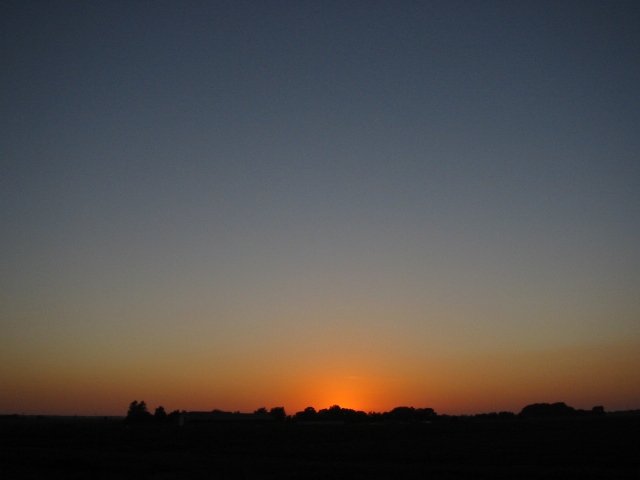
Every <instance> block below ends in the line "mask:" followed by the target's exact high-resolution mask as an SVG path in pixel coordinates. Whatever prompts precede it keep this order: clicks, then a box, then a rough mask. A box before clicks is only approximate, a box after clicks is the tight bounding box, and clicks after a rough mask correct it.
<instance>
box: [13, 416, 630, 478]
mask: <svg viewBox="0 0 640 480" xmlns="http://www.w3.org/2000/svg"><path fill="white" fill-rule="evenodd" d="M0 447H1V448H0V477H1V478H3V479H13V478H16V479H18V478H20V479H24V478H38V479H46V478H64V479H74V478H76V479H79V478H93V479H111V478H137V479H179V478H213V479H216V478H219V479H227V478H229V479H233V478H237V479H242V478H247V479H253V478H256V479H263V478H264V479H281V478H284V479H293V478H299V479H303V478H304V479H324V478H336V479H339V478H345V479H346V478H362V479H365V478H367V479H369V478H415V479H418V478H420V479H422V478H426V479H432V478H433V479H458V478H587V479H589V478H628V479H632V478H633V479H637V478H640V453H639V452H640V418H639V417H615V418H613V417H594V418H591V417H589V418H566V419H548V420H522V419H512V420H506V421H501V420H490V421H489V420H486V421H478V420H465V419H460V420H457V421H449V422H443V423H438V422H434V423H432V424H406V425H370V424H360V425H297V424H293V423H283V424H278V423H271V424H237V425H235V424H214V425H199V426H186V427H178V426H173V425H146V426H135V425H132V426H128V425H125V424H123V423H122V422H117V421H114V420H108V419H105V420H103V421H99V420H92V421H88V420H77V421H72V420H66V421H62V420H55V419H46V418H45V419H37V418H25V417H4V418H2V419H0Z"/></svg>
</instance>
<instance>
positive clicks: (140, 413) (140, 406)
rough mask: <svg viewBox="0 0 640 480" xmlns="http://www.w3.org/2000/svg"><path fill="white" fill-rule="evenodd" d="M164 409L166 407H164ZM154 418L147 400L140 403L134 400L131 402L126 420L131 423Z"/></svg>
mask: <svg viewBox="0 0 640 480" xmlns="http://www.w3.org/2000/svg"><path fill="white" fill-rule="evenodd" d="M163 411H164V409H163ZM151 419H152V416H151V413H149V410H148V409H147V404H146V403H145V401H144V400H143V401H141V402H140V403H138V401H137V400H134V401H133V402H131V403H130V404H129V411H128V412H127V418H126V421H127V422H129V423H146V422H149V421H150V420H151Z"/></svg>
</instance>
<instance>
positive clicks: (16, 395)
mask: <svg viewBox="0 0 640 480" xmlns="http://www.w3.org/2000/svg"><path fill="white" fill-rule="evenodd" d="M432 365H436V364H435V363H428V364H427V363H423V364H422V365H420V364H411V365H406V366H403V365H402V364H398V365H395V366H394V369H387V370H386V371H376V370H375V369H373V368H372V369H371V370H365V369H364V368H361V366H360V368H357V366H354V367H353V368H352V369H348V368H346V367H341V366H340V365H339V364H338V363H337V362H329V363H328V364H325V365H324V366H323V367H315V368H312V366H305V367H304V369H306V370H308V372H307V374H305V375H301V374H300V371H299V370H297V369H289V370H287V369H286V368H285V366H284V365H278V368H274V369H271V370H270V369H268V368H264V369H263V370H262V373H261V374H260V375H257V374H256V373H255V372H257V371H260V370H259V368H258V367H257V366H254V365H251V364H248V365H245V366H244V367H242V368H238V369H237V370H235V371H230V370H227V371H224V370H215V369H211V368H210V367H208V366H203V367H201V368H199V369H192V370H188V369H187V368H186V366H185V365H177V366H176V367H174V368H173V369H169V368H166V369H160V372H161V373H158V372H156V373H155V374H146V372H140V371H126V370H125V371H122V372H121V371H119V370H113V369H109V368H107V367H104V366H100V367H98V366H96V365H93V366H92V365H85V366H84V367H82V368H76V369H70V368H67V367H66V366H65V365H62V364H56V363H55V362H51V363H50V364H49V365H47V366H46V367H45V366H43V365H36V364H35V363H34V364H33V365H32V366H31V367H29V368H28V369H26V368H25V369H23V370H22V371H20V372H19V373H18V372H17V371H15V370H14V371H13V372H11V371H9V368H8V367H7V366H6V365H5V366H4V367H0V373H1V374H2V375H0V387H1V391H2V392H5V393H3V396H2V398H0V402H1V403H0V413H3V414H11V413H27V414H65V415H73V414H78V415H93V414H98V415H124V414H125V413H126V409H127V407H128V404H129V403H130V402H131V401H132V400H138V401H141V400H145V401H146V402H147V405H148V406H149V408H150V409H154V408H155V407H157V406H158V405H162V406H164V407H165V409H166V410H168V411H172V410H175V409H178V410H205V411H209V410H213V409H221V410H228V411H244V412H251V411H254V410H255V409H257V408H260V407H266V408H272V407H275V406H284V407H285V409H286V411H287V413H288V414H289V415H293V414H295V413H296V412H298V411H302V410H304V409H305V408H306V407H309V406H311V407H313V408H315V409H316V410H321V409H323V408H329V407H331V406H332V405H339V406H340V407H342V408H350V409H353V410H361V411H365V412H370V411H377V412H383V411H389V410H391V409H393V408H394V407H397V406H413V407H415V408H426V407H429V408H433V409H434V410H435V411H436V412H437V413H439V414H453V415H455V414H473V413H483V412H489V411H502V410H506V411H514V412H517V411H519V410H520V409H522V408H523V407H524V406H525V405H527V404H531V403H538V402H548V403H552V402H558V401H563V402H565V403H567V404H568V405H571V406H573V407H574V408H585V409H588V408H591V407H592V406H594V405H604V406H605V408H606V409H607V410H626V409H634V408H638V405H639V403H638V402H639V401H640V385H639V382H638V380H637V379H638V378H640V348H638V345H636V344H617V345H609V346H600V347H589V348H565V349H557V350H551V351H539V352H530V353H525V354H491V355H489V354H485V355H474V356H468V357H459V358H441V359H440V363H439V364H437V365H440V367H439V368H436V367H434V366H432ZM36 367H39V368H36ZM393 371H397V372H402V375H401V374H399V373H397V374H396V375H393V374H392V373H393ZM203 379H215V380H214V381H211V380H209V381H203ZM7 392H8V393H7Z"/></svg>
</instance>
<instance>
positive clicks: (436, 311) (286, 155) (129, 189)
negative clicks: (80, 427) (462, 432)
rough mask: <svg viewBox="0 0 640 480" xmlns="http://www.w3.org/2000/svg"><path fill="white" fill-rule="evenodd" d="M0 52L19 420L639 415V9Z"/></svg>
mask: <svg viewBox="0 0 640 480" xmlns="http://www.w3.org/2000/svg"><path fill="white" fill-rule="evenodd" d="M0 33H1V55H2V56H1V58H2V60H1V61H2V66H1V69H0V98H1V102H2V103H1V107H0V110H1V113H0V121H1V130H0V131H1V133H2V137H1V138H2V140H1V142H0V226H1V228H0V282H1V283H0V286H1V288H0V413H33V414H36V413H37V414H79V415H80V414H94V413H97V414H101V415H102V414H104V415H107V414H120V415H123V414H124V413H126V409H127V407H128V405H129V403H130V402H131V401H132V400H134V399H137V400H145V401H146V402H147V403H148V404H149V406H150V407H152V408H154V407H155V406H157V405H163V406H164V407H165V408H166V409H167V410H173V409H186V410H211V409H214V408H218V409H222V410H233V411H235V410H240V411H253V410H255V409H256V408H258V407H262V406H266V407H267V408H271V407H273V406H277V405H283V406H284V407H285V408H286V410H287V412H288V413H295V412H296V411H299V410H302V409H304V408H305V407H307V406H314V407H316V408H317V409H319V408H326V407H328V406H330V405H333V404H339V405H341V406H343V407H349V408H355V409H362V410H365V411H371V410H375V411H386V410H390V409H391V408H393V407H396V406H399V405H413V406H415V407H431V408H434V409H435V410H436V412H438V413H449V414H461V413H480V412H489V411H500V410H509V411H516V412H517V411H519V410H520V409H521V408H522V407H524V406H525V405H527V404H529V403H535V402H556V401H564V402H566V403H568V404H569V405H572V406H574V407H576V408H591V407H592V406H593V405H604V406H605V408H606V409H607V410H624V409H632V408H640V153H639V152H640V3H638V2H636V1H628V2H625V1H606V2H605V1H601V2H591V1H570V2H564V1H550V2H544V1H532V2H525V1H513V2H510V1H505V2H503V1H486V2H485V1H482V2H480V1H477V2H476V1H467V2H456V1H450V0H449V1H443V2H413V1H388V2H384V1H382V2H380V1H367V2H357V1H350V2H343V1H328V2H316V1H284V2H282V1H277V2H274V1H269V2H263V1H243V2H221V1H215V2H214V1H211V2H165V1H159V2H145V1H136V2H130V1H105V2H98V1H96V2H80V1H77V2H62V1H54V2H44V1H43V2H27V1H3V2H2V3H1V5H0Z"/></svg>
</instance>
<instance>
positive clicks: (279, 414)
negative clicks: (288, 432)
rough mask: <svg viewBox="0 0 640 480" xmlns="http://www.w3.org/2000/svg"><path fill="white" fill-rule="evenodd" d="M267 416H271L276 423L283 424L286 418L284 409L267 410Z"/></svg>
mask: <svg viewBox="0 0 640 480" xmlns="http://www.w3.org/2000/svg"><path fill="white" fill-rule="evenodd" d="M269 415H271V416H272V417H273V419H274V420H275V421H276V422H284V420H285V419H286V418H287V414H286V412H285V411H284V407H273V408H272V409H271V410H269Z"/></svg>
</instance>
